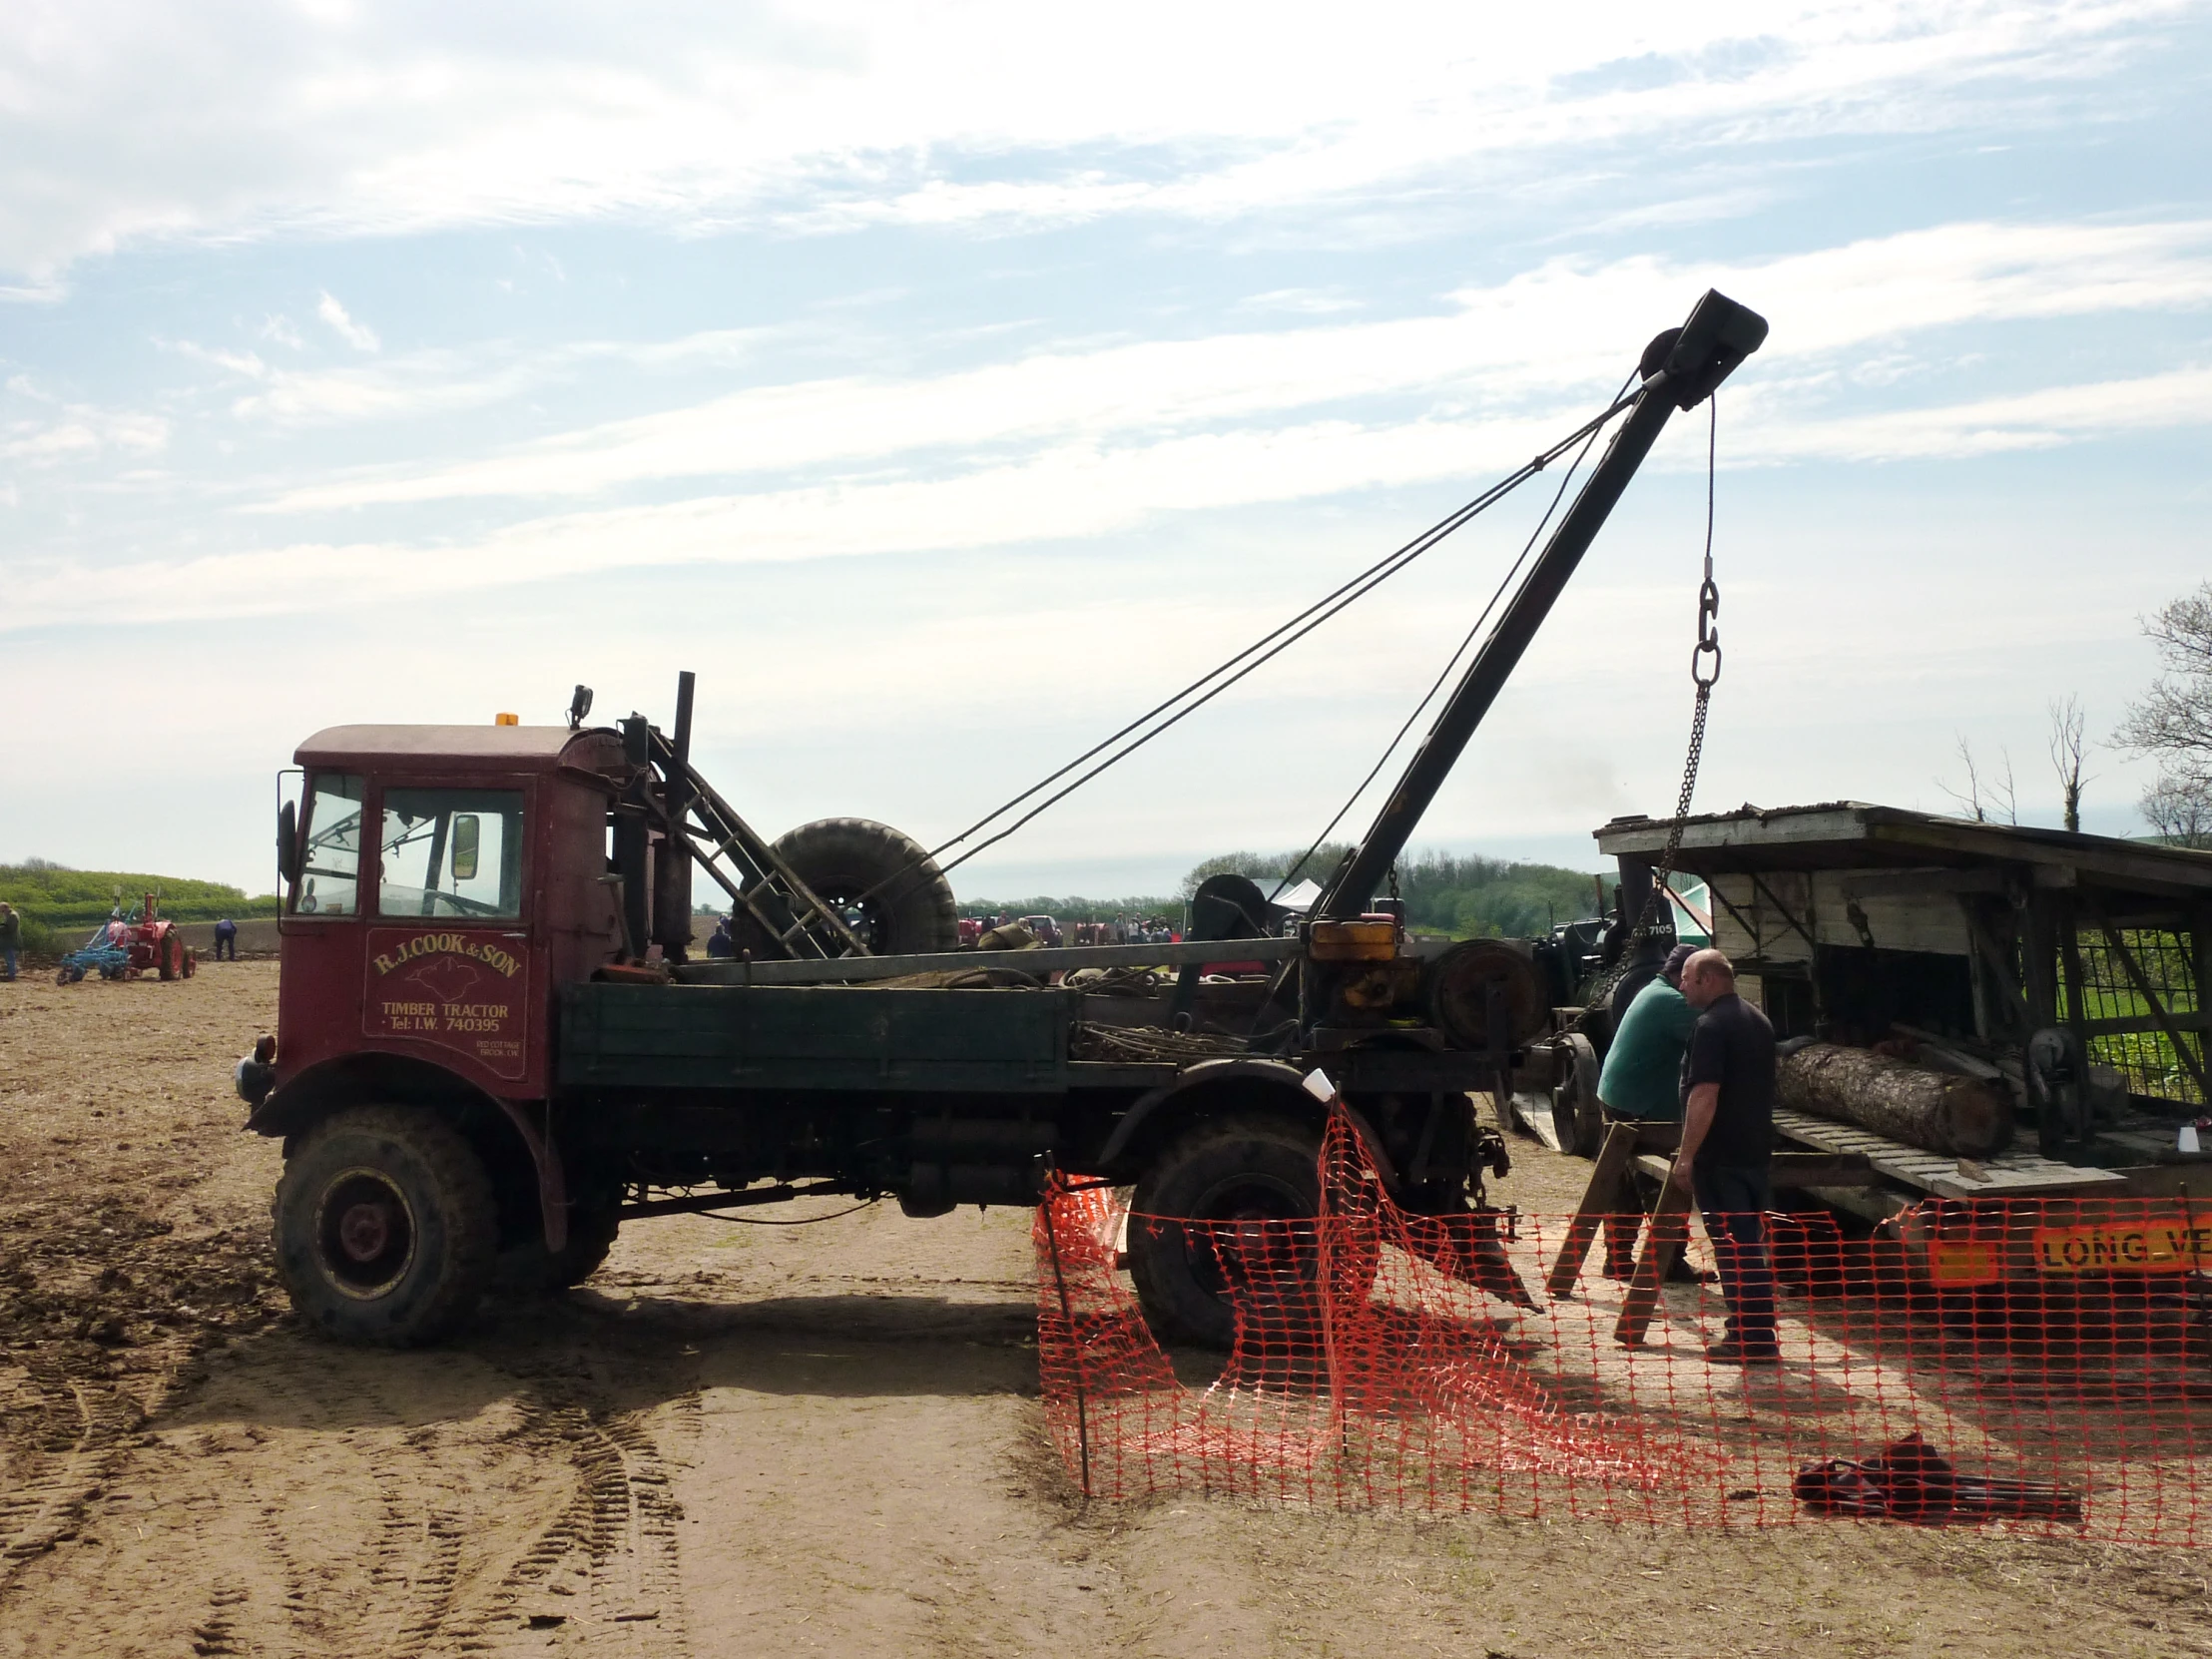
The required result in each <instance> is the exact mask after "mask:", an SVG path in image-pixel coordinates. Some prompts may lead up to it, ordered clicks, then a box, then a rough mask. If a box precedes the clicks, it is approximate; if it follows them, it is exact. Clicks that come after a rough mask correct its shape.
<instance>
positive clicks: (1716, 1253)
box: [1690, 1164, 1775, 1348]
mask: <svg viewBox="0 0 2212 1659" xmlns="http://www.w3.org/2000/svg"><path fill="white" fill-rule="evenodd" d="M1690 1185H1691V1187H1692V1189H1693V1190H1694V1191H1695V1192H1696V1194H1697V1207H1698V1209H1699V1210H1700V1211H1701V1212H1703V1214H1704V1216H1705V1236H1706V1237H1707V1238H1709V1239H1711V1240H1712V1241H1713V1258H1714V1266H1715V1267H1717V1268H1719V1269H1720V1273H1721V1295H1722V1296H1723V1297H1725V1298H1726V1299H1727V1301H1728V1339H1729V1341H1730V1342H1733V1343H1739V1344H1741V1345H1742V1346H1743V1347H1745V1348H1771V1347H1773V1346H1774V1341H1775V1332H1774V1267H1773V1265H1772V1264H1771V1263H1770V1262H1769V1261H1768V1260H1767V1224H1766V1211H1767V1210H1768V1208H1769V1207H1770V1206H1772V1205H1773V1203H1774V1189H1773V1186H1772V1185H1771V1184H1770V1183H1769V1182H1768V1180H1767V1172H1766V1169H1765V1168H1764V1167H1763V1166H1762V1167H1760V1168H1756V1169H1740V1168H1731V1167H1729V1166H1728V1165H1725V1164H1719V1165H1706V1164H1699V1165H1698V1166H1696V1167H1695V1168H1694V1169H1693V1170H1692V1171H1691V1172H1690Z"/></svg>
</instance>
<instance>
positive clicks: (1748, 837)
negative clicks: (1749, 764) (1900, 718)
mask: <svg viewBox="0 0 2212 1659" xmlns="http://www.w3.org/2000/svg"><path fill="white" fill-rule="evenodd" d="M1669 826H1670V821H1669V820H1665V819H1649V818H1634V819H1615V820H1614V821H1613V822H1612V823H1610V824H1608V825H1606V826H1604V827H1603V828H1602V829H1599V830H1594V831H1592V833H1593V834H1594V836H1595V837H1596V840H1597V844H1598V850H1599V851H1601V852H1604V853H1606V854H1608V855H1610V856H1621V855H1624V854H1625V855H1627V856H1629V857H1639V856H1648V855H1656V854H1658V853H1660V852H1663V851H1665V850H1666V844H1667V831H1668V829H1669ZM1995 864H2014V865H2030V866H2036V867H2038V868H2040V869H2043V870H2047V871H2052V872H2059V871H2064V872H2071V873H2070V874H2068V875H2067V876H2065V877H2064V879H2065V880H2071V879H2074V878H2076V877H2078V878H2083V879H2088V880H2091V881H2093V882H2095V883H2096V884H2097V885H2099V886H2120V887H2135V888H2139V889H2140V890H2142V891H2145V892H2151V893H2164V894H2167V895H2170V896H2178V897H2206V896H2212V852H2196V851H2191V850H2190V849H2188V848H2186V847H2179V846H2160V845H2157V844H2156V843H2153V842H2147V841H2131V840H2122V839H2121V838H2119V837H2118V836H2116V835H2087V834H2080V833H2075V832H2072V831H2068V830H2041V829H2035V828H2031V827H2029V826H2026V825H2010V824H1976V823H1973V822H1971V821H1970V820H1967V819H1955V818H1938V817H1936V815H1934V814H1932V813H1916V812H1910V811H1908V810H1906V809H1905V808H1902V807H1878V806H1874V805H1872V804H1870V803H1868V802H1864V801H1830V802H1824V803H1822V804H1820V805H1818V806H1812V807H1776V808H1760V807H1753V806H1748V805H1747V806H1744V807H1740V808H1738V809H1737V810H1736V811H1735V812H1732V813H1708V814H1704V815H1701V816H1699V817H1695V818H1692V819H1690V820H1689V822H1688V823H1687V825H1685V826H1684V829H1683V834H1682V851H1681V855H1680V857H1679V858H1678V860H1677V865H1678V867H1679V868H1682V869H1684V870H1690V871H1694V872H1695V873H1697V874H1700V875H1716V874H1730V873H1734V872H1739V871H1748V870H1771V869H1843V868H1850V869H1868V868H1879V867H1885V866H1894V867H1898V868H1912V867H1919V868H1931V867H1933V868H1941V869H1977V868H1986V867H1988V866H1991V865H1995ZM2038 879H2041V880H2045V881H2048V880H2049V879H2050V877H2048V876H2044V877H2038ZM2061 884H2062V883H2061Z"/></svg>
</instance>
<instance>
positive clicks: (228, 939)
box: [215, 916, 239, 962]
mask: <svg viewBox="0 0 2212 1659" xmlns="http://www.w3.org/2000/svg"><path fill="white" fill-rule="evenodd" d="M225 951H229V952H230V953H231V960H232V961H234V962H235V961H237V960H238V959H239V924H238V923H237V922H235V921H233V920H232V919H231V918H230V917H229V916H225V917H224V918H223V919H222V920H221V921H219V922H217V923H216V924H215V959H216V960H217V961H219V962H220V961H222V960H223V953H224V952H225Z"/></svg>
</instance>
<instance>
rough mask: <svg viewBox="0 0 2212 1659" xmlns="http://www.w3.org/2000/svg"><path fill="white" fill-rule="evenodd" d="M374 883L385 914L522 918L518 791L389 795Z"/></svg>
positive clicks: (379, 907)
mask: <svg viewBox="0 0 2212 1659" xmlns="http://www.w3.org/2000/svg"><path fill="white" fill-rule="evenodd" d="M378 856H379V864H378V869H377V878H376V909H377V913H378V914H380V915H385V916H481V917H486V918H495V919H513V918H518V917H520V916H521V914H522V792H521V791H520V790H386V791H385V792H384V822H383V833H382V836H381V839H380V849H379V854H378Z"/></svg>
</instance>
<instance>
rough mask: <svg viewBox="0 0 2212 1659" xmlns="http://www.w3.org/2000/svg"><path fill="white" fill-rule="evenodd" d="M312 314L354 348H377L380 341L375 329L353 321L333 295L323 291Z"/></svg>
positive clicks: (369, 349)
mask: <svg viewBox="0 0 2212 1659" xmlns="http://www.w3.org/2000/svg"><path fill="white" fill-rule="evenodd" d="M314 314H315V315H317V316H319V317H320V318H322V320H323V321H324V322H327V323H328V324H329V325H330V331H331V332H332V333H334V334H336V335H337V336H338V338H339V339H341V340H343V341H345V343H346V344H348V345H350V346H351V347H353V349H354V350H356V351H374V350H377V349H379V347H380V343H381V342H380V341H378V339H377V338H376V330H375V329H373V328H371V327H369V326H368V324H366V323H365V322H356V321H354V320H353V318H352V316H351V315H350V314H349V313H348V312H347V311H346V308H345V307H344V306H343V305H341V304H339V303H338V301H337V299H336V297H335V296H334V295H332V294H330V293H328V292H325V293H324V294H323V295H322V298H321V300H320V302H319V303H317V304H316V306H315V308H314Z"/></svg>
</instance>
